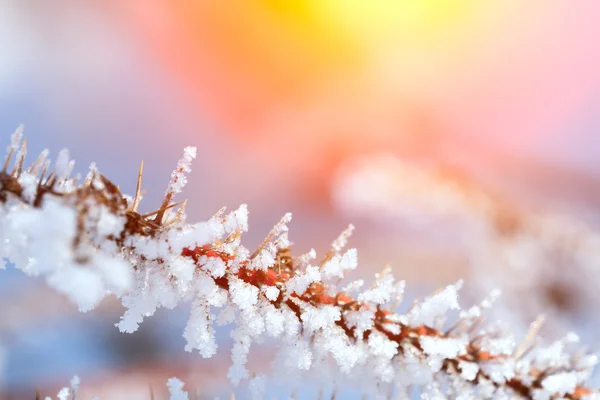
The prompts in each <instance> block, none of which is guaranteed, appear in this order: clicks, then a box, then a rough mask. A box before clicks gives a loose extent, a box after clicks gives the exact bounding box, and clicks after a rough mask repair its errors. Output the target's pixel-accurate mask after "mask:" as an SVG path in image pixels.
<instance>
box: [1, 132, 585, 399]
mask: <svg viewBox="0 0 600 400" xmlns="http://www.w3.org/2000/svg"><path fill="white" fill-rule="evenodd" d="M21 135H22V133H21V131H20V130H19V131H17V133H15V135H13V139H12V142H11V145H10V147H9V149H8V155H7V158H6V162H5V164H4V168H3V170H2V171H1V172H0V255H1V256H2V257H3V258H6V259H9V260H11V261H12V262H14V263H15V264H16V267H17V268H19V269H21V270H23V272H25V273H26V274H29V275H32V276H42V277H44V278H45V279H46V281H47V282H48V284H49V285H51V286H53V287H54V288H55V289H56V290H58V291H59V292H62V293H64V294H65V295H67V296H69V297H70V298H71V299H72V300H73V301H74V302H75V303H76V304H77V305H78V306H79V308H80V310H82V311H87V310H90V309H92V308H93V307H94V306H95V305H97V304H98V302H99V301H100V300H101V299H102V298H103V297H104V296H105V295H108V294H112V295H115V296H117V297H118V298H120V299H121V301H122V303H123V305H124V306H125V307H126V309H127V310H126V311H125V313H124V315H123V316H122V317H121V320H120V322H119V323H118V324H117V326H118V328H119V329H120V330H121V331H122V332H134V331H135V330H136V329H137V328H138V326H139V324H140V323H141V322H142V321H143V319H144V318H145V317H148V316H151V315H152V314H153V313H154V312H155V311H156V310H157V309H158V308H159V307H165V308H169V309H171V308H173V307H175V306H176V305H177V304H179V303H181V302H189V303H191V305H192V308H191V313H190V318H189V321H188V324H187V326H186V328H185V330H184V333H183V335H184V337H185V339H186V340H187V345H186V350H187V351H192V350H197V351H198V352H199V353H200V355H201V356H202V357H211V356H213V355H214V354H215V353H216V352H217V344H216V340H215V331H214V326H215V324H217V325H225V324H231V325H232V330H231V337H232V338H233V340H234V344H233V348H232V352H231V358H232V361H233V363H232V366H231V367H230V370H229V374H228V376H229V378H230V380H231V382H232V383H233V384H235V385H237V384H238V383H239V382H240V381H242V380H247V379H249V378H250V376H251V374H250V371H248V370H247V368H246V361H247V358H248V354H249V351H250V347H251V344H252V343H253V342H257V341H260V340H262V339H263V338H266V337H271V338H277V339H278V341H279V344H280V346H279V354H278V356H277V359H276V363H277V364H276V366H277V370H279V371H284V370H285V371H292V372H294V373H301V372H302V371H308V370H311V369H314V368H322V367H324V366H325V365H327V364H328V363H329V364H336V365H337V366H338V368H339V370H340V371H341V372H342V373H343V374H345V375H347V376H349V377H351V378H353V377H354V378H359V379H355V381H356V382H361V383H362V384H363V385H364V389H366V390H368V391H370V392H371V393H373V394H377V395H387V394H388V393H391V392H393V393H397V394H398V395H399V396H400V397H402V396H403V395H407V393H409V391H410V390H411V388H414V387H420V388H421V390H422V395H423V396H424V398H447V397H453V398H454V397H456V398H462V399H468V398H491V397H494V398H514V397H523V398H536V399H550V398H567V399H582V398H586V397H590V396H593V395H594V394H593V392H592V391H591V390H590V389H587V388H586V387H585V381H586V380H587V378H588V376H589V374H590V372H591V369H592V367H593V366H594V364H595V363H596V357H595V356H591V355H582V354H574V355H571V354H570V353H569V352H568V347H569V345H570V344H571V343H572V342H574V341H575V336H574V335H569V336H568V337H567V338H565V339H564V340H560V341H558V342H555V343H553V344H550V345H549V346H547V347H543V346H533V344H534V343H536V342H537V337H536V332H537V328H536V326H537V325H534V329H532V334H531V335H530V336H529V337H528V338H527V339H526V341H525V342H524V343H523V344H521V345H520V346H516V345H515V341H514V339H513V337H512V336H511V335H510V334H509V333H508V332H505V331H503V330H501V329H500V328H499V327H497V326H496V325H487V326H486V325H484V324H483V323H482V322H483V319H482V317H481V312H482V309H484V308H487V307H488V306H489V303H490V302H491V300H493V299H491V298H490V299H485V300H484V302H483V303H482V305H481V306H476V307H473V308H471V309H468V310H466V311H463V312H462V313H461V314H460V316H459V317H458V320H456V321H455V322H454V323H453V324H446V323H445V315H446V314H447V313H448V311H450V310H458V309H459V303H458V291H459V289H460V286H461V284H460V283H458V284H455V285H450V286H448V287H446V288H444V289H442V290H440V291H438V292H437V293H435V294H433V295H431V296H430V297H428V298H426V299H424V300H423V301H420V302H416V303H415V304H414V305H413V307H411V309H410V310H409V311H408V312H407V313H406V314H398V313H396V312H395V311H394V310H395V307H396V306H397V304H398V303H399V302H400V300H401V298H402V295H403V293H404V286H405V284H404V282H403V281H396V280H395V279H394V277H393V276H392V275H391V273H390V271H389V269H388V270H385V271H383V272H382V273H381V274H378V275H377V276H376V282H375V283H374V285H373V286H372V287H370V288H367V289H366V290H364V291H362V292H360V291H359V290H360V287H361V282H355V283H351V284H349V285H348V286H347V288H346V290H343V291H338V290H337V289H336V286H335V283H336V282H337V281H338V280H339V279H340V277H343V275H344V272H345V271H346V270H350V269H354V268H356V267H357V265H358V258H357V253H356V250H355V249H350V250H346V251H344V247H345V244H346V242H347V239H348V237H349V236H350V234H351V231H352V227H350V228H349V229H348V230H346V231H345V232H344V233H343V234H342V235H341V236H340V238H338V239H337V240H336V241H334V242H333V245H332V249H331V251H330V252H329V253H328V254H327V255H326V256H325V257H324V258H323V259H322V260H321V261H318V259H317V260H316V261H315V258H316V255H315V253H314V251H311V253H309V254H306V255H303V256H300V257H294V256H293V255H292V252H291V248H290V243H289V241H288V239H287V232H288V228H287V224H288V223H289V222H290V219H291V215H289V214H288V215H286V216H284V218H283V219H282V220H281V221H280V222H279V223H278V224H277V225H276V226H275V227H274V228H273V230H272V231H271V232H270V233H269V234H268V235H267V238H266V239H265V241H263V242H262V243H261V245H260V246H259V248H257V249H256V250H254V251H251V250H249V249H247V248H246V247H244V245H243V244H242V241H241V238H242V234H243V233H244V232H246V231H247V230H248V210H247V207H246V206H245V205H242V206H241V207H240V208H238V209H237V210H235V211H233V212H230V213H225V210H224V209H222V210H220V211H219V212H217V213H216V214H215V215H214V216H213V217H212V218H210V219H209V220H208V221H203V222H198V223H195V224H194V223H188V222H186V221H185V214H184V213H183V210H182V208H180V209H179V211H178V212H177V213H175V215H174V216H171V215H170V214H169V213H168V212H167V211H168V210H172V209H174V208H176V207H177V204H173V202H172V200H173V197H174V196H175V194H177V193H178V192H180V191H181V188H182V187H183V185H184V184H185V181H186V180H185V179H186V178H185V173H187V172H189V170H190V162H191V159H192V158H194V157H195V150H194V149H193V148H187V149H186V152H185V155H184V158H183V159H182V161H180V162H179V164H178V167H177V170H176V171H175V172H174V173H173V175H172V179H171V183H170V184H169V188H168V190H167V192H166V195H165V199H164V201H163V203H162V204H161V206H160V207H159V208H158V209H157V210H156V211H154V212H152V213H148V214H140V213H139V212H138V211H137V205H138V204H139V193H140V191H139V190H138V191H137V193H136V196H135V197H134V198H133V199H131V198H129V197H127V196H124V195H123V194H122V193H121V192H120V190H119V188H118V187H117V186H116V185H115V184H114V183H112V182H111V181H110V180H109V179H107V178H106V177H104V176H103V175H102V174H101V173H100V172H98V170H97V169H96V168H95V167H93V168H91V170H90V173H89V174H88V176H87V178H86V179H85V180H84V181H83V182H78V180H77V179H75V178H71V177H70V173H71V170H72V165H73V164H72V162H70V161H69V159H68V155H67V153H66V152H62V153H61V154H60V155H59V162H58V165H56V166H55V167H54V168H53V169H51V168H50V166H49V162H48V161H47V160H46V159H47V154H48V153H47V152H43V153H42V154H41V155H40V157H38V159H37V160H35V161H34V162H33V163H32V164H31V165H30V166H29V167H27V168H26V167H25V166H24V164H25V163H24V159H25V154H26V145H25V142H24V141H23V142H22V141H21ZM15 154H16V160H14V161H13V160H12V158H13V157H15ZM11 163H12V168H9V167H10V166H11ZM140 186H141V171H140V175H139V179H138V188H139V187H140ZM181 207H183V206H181ZM330 279H332V280H335V281H333V282H329V280H330ZM494 296H495V295H494ZM494 296H492V297H494ZM258 378H260V379H261V382H262V379H264V378H263V377H262V376H259V377H258ZM255 379H257V378H255ZM263 383H264V382H263ZM173 385H174V386H173ZM173 385H171V386H172V387H173V388H175V389H177V390H179V389H178V388H180V386H177V385H179V383H177V385H175V384H173ZM251 386H252V387H253V388H254V389H256V388H258V387H264V384H262V383H261V384H260V385H258V384H257V385H251ZM259 392H260V391H259V390H255V393H257V394H256V396H258V397H260V394H259ZM59 397H60V396H59Z"/></svg>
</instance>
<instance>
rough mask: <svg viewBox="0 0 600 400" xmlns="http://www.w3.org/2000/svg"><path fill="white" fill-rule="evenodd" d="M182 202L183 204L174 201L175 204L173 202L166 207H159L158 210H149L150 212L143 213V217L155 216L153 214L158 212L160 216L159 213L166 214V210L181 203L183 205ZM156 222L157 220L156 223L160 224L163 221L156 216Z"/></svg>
mask: <svg viewBox="0 0 600 400" xmlns="http://www.w3.org/2000/svg"><path fill="white" fill-rule="evenodd" d="M181 204H183V203H173V204H171V205H168V206H166V207H161V208H159V209H158V210H156V211H152V212H149V213H147V214H143V215H142V217H143V218H148V217H151V216H153V215H155V214H157V216H158V214H160V215H164V213H165V211H166V210H170V209H171V208H173V207H177V206H179V205H181ZM154 222H156V223H158V224H160V222H161V221H160V220H158V221H157V220H156V218H154Z"/></svg>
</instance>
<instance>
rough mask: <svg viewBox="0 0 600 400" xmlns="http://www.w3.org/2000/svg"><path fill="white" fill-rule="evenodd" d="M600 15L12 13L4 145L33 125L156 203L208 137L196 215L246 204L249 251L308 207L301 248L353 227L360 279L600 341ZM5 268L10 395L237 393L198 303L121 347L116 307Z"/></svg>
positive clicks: (464, 6) (396, 10) (181, 10)
mask: <svg viewBox="0 0 600 400" xmlns="http://www.w3.org/2000/svg"><path fill="white" fill-rule="evenodd" d="M598 21H600V3H599V2H597V1H594V0H581V1H578V2H571V1H566V0H564V1H561V0H531V1H528V2H523V1H521V0H504V1H501V2H500V1H495V2H481V1H477V0H420V1H416V0H415V1H413V0H401V1H398V0H388V1H386V0H380V1H373V2H366V1H365V2H363V1H359V0H296V1H291V0H290V1H275V0H230V1H228V2H227V3H226V4H225V3H224V2H209V1H192V0H184V1H178V2H169V1H154V2H147V1H144V0H127V1H112V0H108V1H107V0H102V1H100V0H90V1H87V2H80V1H75V0H63V1H56V2H41V1H28V0H19V1H17V0H14V1H13V0H0V132H2V133H1V136H0V138H1V139H2V142H3V143H7V142H8V138H9V135H10V133H12V131H13V130H14V129H15V128H16V126H17V125H18V124H19V123H23V124H24V125H25V134H26V136H27V137H28V141H29V142H28V144H29V145H30V153H32V154H35V153H38V152H39V151H41V150H42V149H43V148H49V149H50V150H51V152H52V154H54V155H56V154H57V152H58V150H59V149H61V148H63V147H68V148H69V150H70V152H71V155H72V157H74V158H75V159H76V161H77V164H76V170H77V171H78V172H81V173H85V172H86V170H87V165H88V164H89V163H90V162H92V161H95V162H97V164H98V166H99V169H100V171H102V172H103V173H104V174H105V175H107V176H108V177H110V178H111V179H113V180H114V181H115V182H116V183H119V184H120V185H121V188H122V189H123V190H124V192H126V193H132V192H133V191H134V188H135V181H136V174H137V168H138V165H139V162H140V161H141V160H142V159H144V160H145V161H146V166H145V183H144V187H145V189H146V190H147V192H146V196H145V200H144V202H143V203H142V209H143V210H145V209H147V210H150V209H153V207H154V206H155V205H157V204H158V203H159V202H160V199H161V196H162V194H163V191H164V188H165V187H166V183H167V182H168V179H169V176H170V173H171V171H172V168H173V167H174V165H175V163H176V162H177V159H178V158H179V156H180V154H181V152H182V149H183V147H184V146H185V145H196V146H198V159H197V160H196V162H195V164H194V167H195V168H194V171H193V173H192V175H191V177H190V180H189V185H188V187H187V189H186V192H185V196H186V197H187V198H188V199H189V202H188V209H187V212H188V218H189V219H190V220H192V221H194V220H201V219H206V218H209V217H210V216H211V215H212V214H213V213H214V212H215V211H216V210H217V209H219V208H220V207H221V206H223V205H226V206H228V207H230V208H235V207H237V206H238V205H239V204H240V203H248V204H249V207H250V215H251V218H250V233H249V234H248V235H247V241H246V243H247V246H248V247H252V246H253V245H255V244H258V243H260V241H261V240H262V238H263V236H264V235H265V234H266V233H267V232H268V230H269V228H270V227H271V226H272V225H273V224H274V223H276V222H277V221H278V220H279V218H280V217H281V215H283V213H284V212H286V211H291V212H292V213H293V214H294V220H293V222H292V224H291V238H292V240H293V241H294V243H295V248H296V252H297V253H301V252H304V251H307V250H309V249H310V248H311V247H314V248H315V249H316V250H317V251H319V252H323V251H326V250H327V249H328V247H329V244H330V243H331V241H332V240H333V239H334V238H335V237H336V236H337V234H338V233H339V232H341V231H342V230H343V229H344V228H345V227H346V226H347V224H348V223H350V222H352V223H354V224H355V225H356V226H357V230H356V234H355V236H354V237H353V239H352V240H351V246H356V247H358V248H359V256H360V262H361V264H362V267H361V268H360V269H359V271H357V272H356V274H355V276H354V277H362V278H365V279H367V281H368V282H370V281H371V280H372V278H371V276H372V275H373V274H374V273H375V272H378V271H380V270H381V269H382V267H383V266H384V265H385V264H388V263H389V264H391V265H392V267H393V270H394V272H395V274H396V276H397V277H398V278H400V279H406V280H407V281H408V283H409V284H408V287H409V295H410V296H408V297H414V296H415V295H423V294H426V293H428V292H431V291H433V290H434V289H436V288H437V287H439V286H441V285H444V284H448V283H452V282H453V281H454V280H456V279H458V278H462V277H464V278H466V281H467V284H466V288H465V291H466V298H467V299H468V301H470V300H471V299H474V300H477V299H480V298H482V297H483V295H484V294H485V292H486V291H487V290H488V286H489V285H490V284H495V285H496V286H497V285H501V286H504V287H500V289H503V290H504V292H505V296H504V299H503V300H500V303H501V304H500V305H499V307H498V309H499V311H498V315H497V316H500V317H503V318H504V317H506V318H508V319H509V320H511V322H513V323H514V326H515V327H516V328H515V329H516V330H517V331H518V332H522V331H524V330H526V328H527V324H528V321H530V320H532V319H533V318H535V315H536V314H537V313H538V312H541V311H547V312H549V314H550V319H551V322H550V323H549V325H548V326H549V327H550V328H551V329H549V332H548V334H549V335H550V336H561V335H562V334H564V333H566V332H567V331H568V330H576V331H578V332H579V333H581V336H582V337H583V338H584V339H586V340H587V343H589V344H590V345H591V347H592V349H596V350H598V349H600V342H598V338H597V335H596V333H597V332H598V329H599V328H600V325H599V324H598V320H597V319H596V318H597V317H596V316H595V312H594V309H595V307H597V306H598V305H600V297H598V296H597V295H596V293H597V292H598V290H596V288H597V287H598V286H595V283H597V282H598V283H600V263H599V262H598V261H597V260H600V257H599V256H597V253H600V240H598V234H597V228H598V227H599V224H600V208H599V206H600V139H599V136H598V133H597V132H598V131H599V129H600V42H599V41H598V40H597V38H598V37H599V35H600V26H599V25H598ZM3 145H4V144H3ZM382 157H383V158H382ZM382 159H384V160H386V161H385V162H382V161H381V160H382ZM365 171H367V172H369V171H370V172H369V173H366V172H365ZM433 194H435V196H434V195H433ZM369 196H370V197H369ZM434 197H435V198H434ZM438 200H439V201H438ZM144 204H145V205H144ZM190 205H191V206H190ZM448 217H450V218H448ZM499 221H501V222H499ZM507 224H508V225H507ZM507 226H508V228H507ZM515 268H517V269H515ZM519 268H520V269H519ZM515 271H517V272H515ZM523 274H525V275H527V276H528V279H523V282H521V283H519V285H516V286H515V285H514V281H515V280H516V279H515V276H519V277H521V276H524V275H523ZM0 276H1V277H0V302H1V303H0V304H2V306H1V307H0V349H2V350H1V351H0V398H7V399H8V398H14V399H16V398H23V396H31V395H32V393H33V392H34V390H35V387H41V388H48V390H54V389H57V388H59V387H60V386H62V385H64V384H66V383H67V382H68V380H69V379H70V378H71V376H73V375H74V374H79V375H80V377H81V378H82V380H83V386H84V387H87V389H88V390H89V392H93V393H95V394H98V395H100V396H101V398H106V399H111V398H120V397H118V396H119V395H120V394H122V393H124V392H125V391H127V393H128V395H127V398H129V399H133V398H138V397H135V396H140V397H139V398H147V396H148V393H149V389H148V385H149V384H151V385H153V386H154V387H155V390H156V392H157V393H160V392H161V390H162V387H163V386H164V384H163V382H165V381H166V379H167V378H168V377H170V376H174V375H177V376H178V377H179V378H181V379H182V380H183V381H184V382H193V383H194V385H197V387H199V388H201V389H202V392H203V393H205V394H206V395H207V396H214V395H218V394H223V393H227V392H228V390H230V389H229V388H227V386H226V383H225V380H226V378H225V376H226V369H227V367H228V365H229V353H228V340H229V339H228V338H229V337H228V334H227V333H226V331H224V332H223V333H222V334H220V336H219V337H220V340H221V343H222V347H221V349H220V353H219V354H218V356H217V358H216V359H214V360H213V359H211V360H202V359H201V358H200V356H199V355H197V354H187V353H185V352H184V351H183V347H184V340H183V338H182V336H181V333H182V331H183V327H184V325H185V322H186V319H187V314H188V310H187V309H185V307H180V309H177V310H176V311H175V312H170V313H159V314H158V315H156V316H155V317H153V318H149V319H148V320H147V321H146V322H144V324H143V325H142V327H141V329H140V331H138V332H137V333H135V334H134V335H125V334H120V333H119V332H118V330H117V329H116V328H115V327H113V323H115V322H117V321H118V318H119V315H120V313H121V311H122V310H121V308H120V306H119V304H118V303H117V302H116V301H114V302H111V301H106V302H104V303H103V304H102V306H101V307H100V308H99V309H98V310H95V311H93V312H90V313H88V314H78V313H77V312H76V308H75V307H74V306H73V305H71V304H69V303H68V302H67V301H66V300H65V299H64V298H62V297H60V296H59V295H56V294H54V293H52V292H51V291H50V290H48V289H46V288H45V286H44V285H43V283H42V282H36V281H32V280H29V279H25V278H24V277H23V276H21V275H20V272H18V271H15V270H13V269H11V268H8V269H7V270H6V271H2V272H1V275H0ZM542 277H544V280H542ZM547 277H555V278H554V279H549V278H547ZM490 281H492V282H491V283H490ZM564 282H567V283H568V284H564ZM559 283H560V285H558V284H559ZM517 286H518V287H517ZM511 300H512V302H513V303H511ZM515 301H516V304H517V307H515V306H514V304H515ZM465 305H466V304H465ZM503 309H504V310H506V309H510V310H511V313H508V314H507V313H503V312H502V310H503ZM596 309H597V308H596ZM265 354H266V355H268V354H269V346H268V345H267V346H266V352H264V353H262V356H261V357H260V358H257V359H256V360H253V361H251V362H254V363H255V365H256V370H257V371H260V370H262V369H265V368H268V363H269V360H268V356H265ZM186 387H187V386H186ZM189 389H190V390H195V387H193V386H192V387H189ZM274 393H277V392H274ZM239 396H241V398H245V397H244V396H245V395H244V391H243V389H240V390H239ZM307 396H308V397H307V398H310V395H307Z"/></svg>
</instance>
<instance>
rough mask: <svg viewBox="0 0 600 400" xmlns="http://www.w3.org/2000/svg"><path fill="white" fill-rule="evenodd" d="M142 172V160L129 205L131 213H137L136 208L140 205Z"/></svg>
mask: <svg viewBox="0 0 600 400" xmlns="http://www.w3.org/2000/svg"><path fill="white" fill-rule="evenodd" d="M143 172H144V160H142V162H141V163H140V170H139V172H138V179H137V185H136V187H135V197H134V198H133V202H132V203H131V211H135V212H137V210H138V206H139V205H140V200H141V199H142V197H141V194H142V174H143Z"/></svg>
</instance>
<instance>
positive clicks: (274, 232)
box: [250, 213, 292, 260]
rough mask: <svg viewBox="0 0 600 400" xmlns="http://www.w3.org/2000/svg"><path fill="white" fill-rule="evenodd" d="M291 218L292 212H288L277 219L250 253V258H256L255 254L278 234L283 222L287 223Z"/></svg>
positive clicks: (283, 224)
mask: <svg viewBox="0 0 600 400" xmlns="http://www.w3.org/2000/svg"><path fill="white" fill-rule="evenodd" d="M291 220H292V214H290V213H287V214H285V215H284V216H283V217H282V218H281V219H280V220H279V222H278V223H277V224H276V225H275V226H274V227H273V229H271V231H270V232H269V234H268V235H267V237H266V238H265V240H263V241H262V243H261V244H260V246H258V247H257V248H256V250H254V253H252V255H251V256H250V260H253V259H254V258H256V256H258V255H259V254H260V252H261V251H262V250H263V249H264V248H265V247H266V246H267V245H268V244H269V243H270V242H271V240H273V238H274V237H275V236H276V235H278V234H279V233H280V231H282V229H283V227H284V226H285V224H287V223H289V222H290V221H291Z"/></svg>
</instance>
